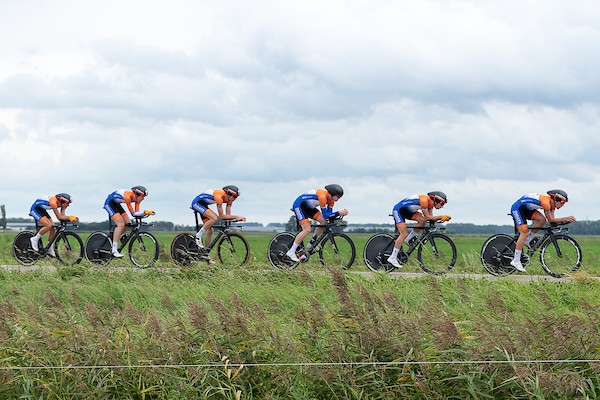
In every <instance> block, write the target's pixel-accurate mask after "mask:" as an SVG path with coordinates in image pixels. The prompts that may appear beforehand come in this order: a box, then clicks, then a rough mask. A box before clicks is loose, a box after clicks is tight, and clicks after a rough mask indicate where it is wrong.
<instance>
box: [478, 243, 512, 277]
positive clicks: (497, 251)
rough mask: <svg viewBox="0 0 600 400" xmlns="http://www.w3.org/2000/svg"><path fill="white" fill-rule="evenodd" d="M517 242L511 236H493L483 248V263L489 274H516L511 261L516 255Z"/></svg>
mask: <svg viewBox="0 0 600 400" xmlns="http://www.w3.org/2000/svg"><path fill="white" fill-rule="evenodd" d="M515 244H516V243H515V241H514V239H513V238H512V237H511V236H509V235H503V234H498V235H493V236H491V237H490V238H489V239H488V240H486V241H485V243H484V244H483V246H482V247H481V263H482V264H483V268H485V270H486V271H487V272H489V273H490V274H492V275H495V276H502V275H509V274H512V273H513V272H515V268H514V267H513V266H512V265H510V261H511V260H512V259H513V256H514V254H515Z"/></svg>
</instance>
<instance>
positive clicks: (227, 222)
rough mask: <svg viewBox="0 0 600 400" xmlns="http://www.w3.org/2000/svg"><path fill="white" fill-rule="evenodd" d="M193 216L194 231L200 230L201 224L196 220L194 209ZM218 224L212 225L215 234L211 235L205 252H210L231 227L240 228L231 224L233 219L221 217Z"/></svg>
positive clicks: (196, 213)
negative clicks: (194, 220)
mask: <svg viewBox="0 0 600 400" xmlns="http://www.w3.org/2000/svg"><path fill="white" fill-rule="evenodd" d="M194 218H195V219H196V232H198V231H199V230H200V228H201V227H202V225H201V224H200V222H199V221H198V211H196V210H194ZM219 221H220V224H218V225H216V224H215V225H213V230H215V231H217V232H216V234H215V235H213V239H212V241H211V242H210V244H209V245H208V246H206V247H205V252H206V253H210V251H211V250H212V249H213V248H214V247H215V245H216V244H217V243H218V242H219V240H220V239H221V237H222V236H226V235H228V232H229V231H230V230H231V229H232V228H241V227H242V226H241V225H233V226H232V225H231V224H232V223H233V222H235V221H234V220H231V219H222V220H219Z"/></svg>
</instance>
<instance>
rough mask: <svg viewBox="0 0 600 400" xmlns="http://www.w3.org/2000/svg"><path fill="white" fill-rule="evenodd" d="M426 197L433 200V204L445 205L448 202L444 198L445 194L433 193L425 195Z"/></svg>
mask: <svg viewBox="0 0 600 400" xmlns="http://www.w3.org/2000/svg"><path fill="white" fill-rule="evenodd" d="M427 196H429V197H431V200H433V204H440V203H441V204H446V203H447V202H448V198H447V197H446V193H444V192H439V191H434V192H429V193H427Z"/></svg>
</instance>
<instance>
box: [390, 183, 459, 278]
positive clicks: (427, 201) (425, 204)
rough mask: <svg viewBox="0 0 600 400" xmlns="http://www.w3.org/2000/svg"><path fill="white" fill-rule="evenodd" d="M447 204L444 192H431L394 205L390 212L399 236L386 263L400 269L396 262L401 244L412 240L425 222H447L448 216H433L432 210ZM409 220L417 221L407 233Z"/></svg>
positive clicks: (398, 263) (400, 265)
mask: <svg viewBox="0 0 600 400" xmlns="http://www.w3.org/2000/svg"><path fill="white" fill-rule="evenodd" d="M447 202H448V198H447V197H446V194H445V193H444V192H439V191H433V192H429V193H427V194H418V195H414V196H410V197H407V198H405V199H404V200H402V201H401V202H399V203H398V204H396V205H395V206H394V208H393V210H392V216H393V217H394V223H395V224H396V228H397V229H398V232H399V235H398V238H397V239H396V241H395V243H394V250H393V251H392V254H391V255H390V256H389V258H388V259H387V261H388V262H389V263H390V264H392V265H393V266H394V267H395V268H402V264H400V262H399V261H398V254H399V253H400V250H401V249H402V243H404V241H406V242H407V243H408V242H409V241H410V240H412V239H413V238H414V237H415V236H416V235H417V232H420V231H421V229H419V228H422V227H424V226H425V223H426V222H427V221H440V220H441V221H444V222H446V221H449V220H450V216H449V215H438V216H435V215H433V213H432V211H433V209H434V208H435V209H438V210H439V209H440V208H442V207H444V205H445V204H446V203H447ZM407 219H410V220H413V221H417V223H416V225H415V227H414V229H413V230H412V231H411V232H410V234H409V233H408V228H407V227H406V220H407Z"/></svg>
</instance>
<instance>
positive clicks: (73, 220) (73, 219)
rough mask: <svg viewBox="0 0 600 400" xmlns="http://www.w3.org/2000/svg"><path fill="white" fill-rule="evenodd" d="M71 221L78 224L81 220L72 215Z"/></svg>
mask: <svg viewBox="0 0 600 400" xmlns="http://www.w3.org/2000/svg"><path fill="white" fill-rule="evenodd" d="M69 221H70V222H77V221H79V218H77V217H76V216H74V215H70V216H69Z"/></svg>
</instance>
